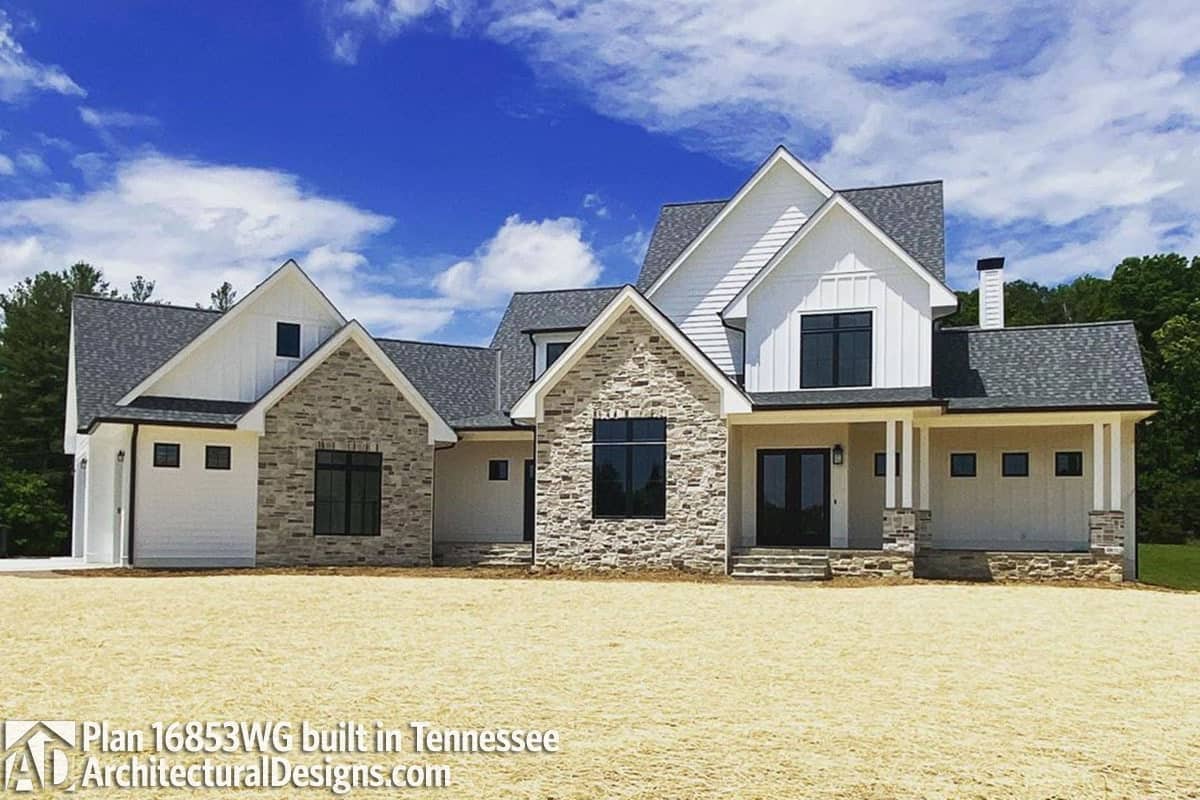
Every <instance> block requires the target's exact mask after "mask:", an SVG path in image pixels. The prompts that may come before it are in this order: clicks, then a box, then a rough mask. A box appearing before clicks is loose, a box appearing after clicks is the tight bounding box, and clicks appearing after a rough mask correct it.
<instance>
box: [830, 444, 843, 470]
mask: <svg viewBox="0 0 1200 800" xmlns="http://www.w3.org/2000/svg"><path fill="white" fill-rule="evenodd" d="M845 456H846V451H845V450H843V449H842V446H841V445H840V444H835V445H834V446H833V463H834V464H837V465H838V466H841V463H842V459H843V458H845Z"/></svg>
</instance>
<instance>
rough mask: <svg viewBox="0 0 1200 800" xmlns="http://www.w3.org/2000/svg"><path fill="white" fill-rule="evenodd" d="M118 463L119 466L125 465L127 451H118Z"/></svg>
mask: <svg viewBox="0 0 1200 800" xmlns="http://www.w3.org/2000/svg"><path fill="white" fill-rule="evenodd" d="M117 463H118V464H124V463H125V451H124V450H118V451H117Z"/></svg>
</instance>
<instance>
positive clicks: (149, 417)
mask: <svg viewBox="0 0 1200 800" xmlns="http://www.w3.org/2000/svg"><path fill="white" fill-rule="evenodd" d="M253 407H254V403H241V402H236V401H233V400H199V399H194V398H187V397H157V396H152V395H142V396H141V397H138V398H136V399H134V400H133V401H132V402H131V403H130V404H129V405H127V406H113V407H112V408H110V409H109V410H108V411H106V412H104V414H103V415H102V417H101V419H112V420H125V421H128V422H161V423H168V424H169V423H176V424H184V425H213V426H216V427H233V426H235V425H237V421H238V419H240V418H241V416H242V414H245V413H246V412H247V411H249V410H250V409H251V408H253Z"/></svg>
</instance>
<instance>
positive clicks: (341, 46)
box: [320, 0, 467, 64]
mask: <svg viewBox="0 0 1200 800" xmlns="http://www.w3.org/2000/svg"><path fill="white" fill-rule="evenodd" d="M466 2H467V0H323V2H321V3H320V10H321V15H322V18H323V23H324V26H325V36H326V39H327V40H328V43H329V47H330V54H331V55H332V56H333V59H334V60H335V61H339V62H341V63H343V64H355V63H357V61H358V52H359V49H360V48H361V47H362V44H363V42H364V41H365V40H367V39H369V38H378V39H384V40H386V39H391V38H392V37H394V36H396V35H398V34H399V33H400V32H401V31H403V30H404V29H405V28H407V27H408V26H410V25H412V24H413V23H415V22H417V21H419V20H420V19H422V18H423V17H426V16H429V15H430V14H434V13H439V14H444V15H445V16H446V17H447V19H449V20H450V22H451V24H452V25H454V26H457V25H458V24H459V22H460V21H461V20H462V17H463V14H464V13H465V9H466V6H465V3H466Z"/></svg>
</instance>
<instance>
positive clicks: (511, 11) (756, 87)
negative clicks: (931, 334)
mask: <svg viewBox="0 0 1200 800" xmlns="http://www.w3.org/2000/svg"><path fill="white" fill-rule="evenodd" d="M464 27H468V28H470V29H471V30H479V31H482V32H483V35H485V36H488V37H490V38H492V39H495V40H497V41H500V42H502V43H505V44H507V45H510V46H512V47H513V48H515V49H517V50H519V51H520V52H522V53H524V54H525V55H526V57H527V58H528V59H529V60H530V61H531V62H533V64H534V66H535V68H536V69H537V71H538V74H539V76H542V77H544V78H554V77H557V79H558V80H560V81H562V82H564V83H566V84H568V85H571V86H574V87H575V88H576V89H578V90H579V91H580V92H581V93H583V95H584V96H585V97H586V98H587V99H588V100H589V101H590V102H591V104H592V105H593V106H594V107H595V108H597V109H598V110H599V111H601V112H602V113H605V114H607V115H610V116H613V117H616V118H620V119H624V120H629V121H632V122H634V123H637V124H639V125H641V126H643V127H645V128H647V129H649V130H651V131H656V132H663V133H667V134H671V135H675V136H677V137H679V138H680V139H681V140H682V141H683V142H685V143H686V144H687V145H689V146H691V147H693V148H696V149H699V150H703V151H706V152H709V153H713V154H715V155H717V156H720V157H723V158H725V159H728V160H731V161H735V162H738V163H740V164H744V165H747V166H749V165H751V164H754V163H758V162H759V161H760V160H761V159H762V158H763V157H765V155H766V154H767V153H769V152H770V150H771V149H772V148H773V147H774V146H775V145H776V144H778V143H779V142H785V143H787V144H789V145H790V146H791V147H792V148H793V149H794V150H795V151H796V152H797V153H798V154H799V155H801V156H802V157H805V158H806V159H807V160H809V162H810V164H811V165H812V166H813V167H814V168H815V169H816V170H817V171H818V172H820V173H821V174H822V175H823V176H824V177H825V178H826V179H828V180H829V181H830V182H832V183H833V184H835V185H841V186H846V185H862V184H866V183H876V182H891V181H903V180H920V179H926V178H944V179H945V181H946V183H945V189H946V202H947V209H948V211H949V212H950V213H951V214H957V215H961V216H963V217H970V218H973V219H974V220H976V221H979V222H982V223H983V225H982V226H973V227H975V228H979V227H984V228H988V227H989V226H990V229H991V230H1000V229H1001V228H1002V227H1003V226H1005V225H1006V224H1008V223H1012V222H1015V221H1023V222H1037V223H1040V224H1041V225H1042V226H1049V228H1050V229H1052V232H1054V233H1056V234H1061V233H1064V232H1067V233H1069V239H1070V241H1067V242H1066V244H1065V245H1064V247H1065V248H1070V247H1072V246H1089V245H1094V246H1095V247H1096V248H1097V249H1103V248H1104V247H1105V245H1106V243H1108V242H1112V241H1113V236H1114V231H1132V230H1134V226H1133V224H1132V221H1136V220H1137V219H1148V220H1149V221H1150V223H1151V229H1152V230H1156V231H1159V232H1160V236H1159V237H1158V238H1157V239H1156V241H1154V242H1150V243H1147V242H1146V241H1145V237H1143V236H1138V237H1135V238H1131V239H1129V240H1127V242H1125V243H1124V246H1125V247H1127V248H1128V249H1130V250H1131V251H1136V250H1137V249H1138V248H1139V247H1142V246H1144V245H1147V244H1148V245H1149V249H1151V250H1153V249H1155V248H1156V247H1164V246H1167V245H1168V244H1170V243H1171V241H1172V240H1171V239H1169V238H1164V237H1166V232H1169V231H1173V230H1176V229H1177V228H1178V227H1179V226H1181V225H1182V226H1191V227H1192V228H1193V229H1194V228H1195V226H1196V225H1197V223H1196V222H1195V220H1197V219H1198V218H1200V167H1198V166H1197V164H1198V163H1200V158H1198V156H1200V80H1198V79H1197V58H1196V56H1197V53H1198V47H1200V45H1198V44H1197V40H1196V37H1195V36H1194V35H1190V34H1191V32H1193V31H1197V30H1200V4H1198V3H1196V2H1195V1H1194V0H1097V2H1094V3H1086V4H1075V3H1070V4H1065V3H1058V2H1055V1H1054V0H1017V2H1013V3H990V2H982V0H924V1H923V2H911V0H872V2H850V3H847V2H844V0H808V1H807V2H803V3H798V2H795V0H724V1H723V2H720V3H695V2H689V1H688V0H557V1H556V2H554V3H544V2H541V1H540V0H491V2H489V3H487V4H485V5H484V6H482V7H481V8H479V9H478V10H476V11H475V12H474V14H473V15H472V17H471V18H469V19H467V20H466V22H465V23H464ZM664 199H672V198H669V197H667V198H664ZM1138 214H1141V215H1142V216H1141V217H1138V216H1137V215H1138ZM1088 220H1096V221H1097V222H1096V224H1087V221H1088ZM996 238H999V234H997V235H996ZM1062 238H1063V237H1062V236H1061V235H1055V236H1047V237H1046V238H1045V239H1042V240H1040V241H1041V244H1042V247H1041V249H1038V248H1036V247H1035V248H1033V252H1034V253H1037V254H1039V255H1046V256H1047V258H1050V255H1049V254H1050V252H1051V249H1050V248H1051V245H1050V244H1049V242H1051V241H1055V242H1057V241H1060V240H1062ZM1028 245H1029V243H1026V248H1025V249H1027V250H1028V249H1030V248H1029V246H1028ZM1115 246H1116V248H1117V249H1118V250H1120V249H1121V248H1122V246H1123V245H1122V243H1121V242H1116V243H1115ZM1076 255H1077V252H1076V251H1074V250H1071V249H1063V250H1062V251H1061V252H1060V253H1059V254H1058V257H1059V258H1060V261H1061V263H1062V265H1063V269H1066V268H1067V264H1068V263H1078V262H1077V260H1076V259H1075V256H1076ZM1045 263H1049V262H1045ZM1109 266H1111V264H1109ZM1054 272H1055V274H1060V273H1062V270H1061V269H1056V270H1054Z"/></svg>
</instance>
